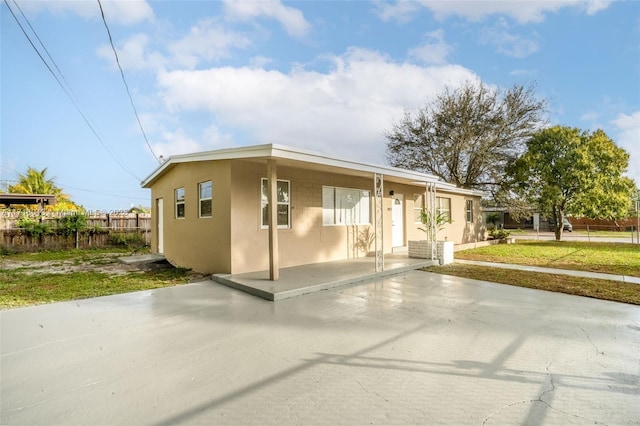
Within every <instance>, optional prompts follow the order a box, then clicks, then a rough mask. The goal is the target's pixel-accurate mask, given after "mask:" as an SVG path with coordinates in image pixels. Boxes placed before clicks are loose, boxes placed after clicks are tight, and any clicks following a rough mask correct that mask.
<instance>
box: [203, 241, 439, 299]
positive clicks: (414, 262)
mask: <svg viewBox="0 0 640 426" xmlns="http://www.w3.org/2000/svg"><path fill="white" fill-rule="evenodd" d="M375 262H376V258H375V257H374V256H368V257H360V258H355V259H348V260H338V261H332V262H322V263H313V264H308V265H300V266H292V267H289V268H281V269H280V277H279V280H278V281H273V280H271V279H270V276H269V272H270V271H268V270H266V271H259V272H248V273H245V274H214V275H213V276H212V279H213V280H214V281H216V282H218V283H220V284H223V285H226V286H228V287H232V288H235V289H237V290H241V291H244V292H246V293H249V294H252V295H254V296H258V297H261V298H263V299H266V300H271V301H276V300H282V299H288V298H291V297H296V296H302V295H305V294H310V293H315V292H318V291H323V290H328V289H332V288H336V287H343V286H348V285H351V284H355V283H361V282H365V281H371V280H375V279H378V278H381V277H386V276H389V275H394V274H399V273H402V272H406V271H412V270H416V269H419V268H424V267H427V266H432V265H437V264H438V260H430V259H415V258H410V257H408V256H407V254H406V253H397V254H387V255H385V256H384V268H380V269H379V270H378V271H376V270H375Z"/></svg>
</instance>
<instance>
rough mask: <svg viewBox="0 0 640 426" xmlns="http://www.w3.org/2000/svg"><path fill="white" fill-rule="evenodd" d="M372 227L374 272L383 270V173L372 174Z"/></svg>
mask: <svg viewBox="0 0 640 426" xmlns="http://www.w3.org/2000/svg"><path fill="white" fill-rule="evenodd" d="M373 205H374V208H373V228H374V235H375V255H376V269H375V270H376V272H379V271H384V175H381V174H378V173H374V175H373Z"/></svg>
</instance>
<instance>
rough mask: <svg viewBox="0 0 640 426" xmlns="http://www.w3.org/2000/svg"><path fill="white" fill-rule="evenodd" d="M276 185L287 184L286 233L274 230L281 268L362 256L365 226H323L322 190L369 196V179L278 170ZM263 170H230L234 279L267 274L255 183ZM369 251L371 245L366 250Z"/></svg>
mask: <svg viewBox="0 0 640 426" xmlns="http://www.w3.org/2000/svg"><path fill="white" fill-rule="evenodd" d="M277 174H278V179H284V180H289V181H290V182H291V187H290V191H291V194H290V198H291V228H290V229H280V230H278V244H279V263H280V266H281V267H287V266H292V265H301V264H307V263H316V262H323V261H329V260H338V259H350V258H354V257H360V256H364V255H366V254H367V252H368V249H369V248H368V247H366V244H363V243H361V242H360V240H359V238H362V237H363V236H365V235H366V233H367V232H368V231H369V229H370V228H372V227H370V226H367V225H363V226H323V224H322V186H323V185H328V186H336V187H346V188H355V189H364V190H369V191H371V193H373V178H371V179H363V178H354V177H347V176H343V175H336V174H331V173H323V172H317V171H308V170H305V169H299V168H290V167H282V166H279V167H278V171H277ZM264 177H266V165H265V164H258V163H251V162H247V161H237V162H235V163H234V164H233V166H232V182H233V191H232V209H233V214H232V218H231V223H232V231H231V235H232V239H233V248H232V253H231V258H232V271H233V273H242V272H249V271H256V270H265V269H268V266H269V264H268V260H269V252H268V247H269V246H268V242H269V241H268V238H269V235H268V230H267V229H262V228H261V226H260V225H261V224H260V221H261V216H260V206H261V205H260V182H261V178H264ZM387 202H388V200H387ZM370 249H371V250H373V245H371V247H370Z"/></svg>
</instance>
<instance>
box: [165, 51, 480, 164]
mask: <svg viewBox="0 0 640 426" xmlns="http://www.w3.org/2000/svg"><path fill="white" fill-rule="evenodd" d="M331 60H332V65H333V66H332V69H331V70H330V71H329V72H327V73H320V72H316V71H307V70H305V69H302V68H294V69H292V70H291V71H290V72H289V73H282V72H279V71H267V70H264V69H256V68H249V67H243V68H232V67H220V68H211V69H207V70H194V71H184V70H183V71H173V72H163V73H161V74H160V75H159V77H158V83H159V85H160V88H161V91H162V93H161V97H162V98H163V100H164V102H165V105H166V106H167V108H168V109H169V110H170V111H171V112H173V113H174V114H177V113H179V112H181V111H187V110H189V111H199V112H203V111H204V112H210V113H212V114H213V115H215V118H216V123H217V125H219V126H224V128H225V129H238V130H239V131H241V132H242V133H243V134H246V135H248V137H249V138H250V140H242V141H236V143H235V144H236V145H251V144H256V143H270V142H273V143H282V144H285V145H292V146H297V147H301V148H307V149H313V150H316V151H321V152H331V153H332V154H334V155H344V156H346V157H349V158H356V159H360V160H363V161H370V162H376V163H382V162H384V151H385V148H386V140H385V138H384V136H383V132H384V131H385V130H388V129H389V128H390V126H391V124H392V123H393V121H394V120H398V119H400V118H401V117H402V114H403V112H404V111H405V110H407V109H408V110H415V109H416V108H418V107H420V106H423V105H424V103H425V102H426V101H427V100H428V98H429V97H430V96H433V95H434V94H436V93H437V92H440V91H441V90H442V89H443V88H444V86H445V85H450V86H454V87H455V86H458V85H460V84H461V83H462V82H464V81H469V80H476V79H477V78H476V76H475V75H474V74H473V73H472V72H471V71H469V70H467V69H465V68H463V67H460V66H454V65H447V66H438V67H420V66H417V65H413V64H408V63H394V62H392V61H390V60H389V59H388V58H387V57H385V56H383V55H381V54H379V53H377V52H373V51H369V50H364V49H351V50H349V51H348V52H346V53H345V54H344V55H342V56H336V57H332V58H331ZM229 131H231V130H229Z"/></svg>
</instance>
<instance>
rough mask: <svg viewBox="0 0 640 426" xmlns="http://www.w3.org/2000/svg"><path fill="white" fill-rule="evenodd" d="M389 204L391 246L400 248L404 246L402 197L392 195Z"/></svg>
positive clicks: (400, 195)
mask: <svg viewBox="0 0 640 426" xmlns="http://www.w3.org/2000/svg"><path fill="white" fill-rule="evenodd" d="M391 202H392V208H391V245H392V246H393V247H402V246H404V195H402V194H396V195H393V197H392V198H391Z"/></svg>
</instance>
